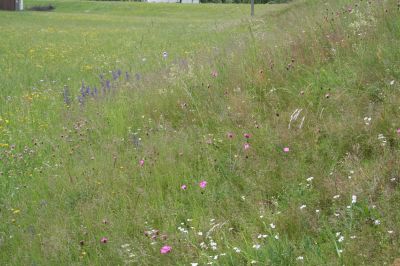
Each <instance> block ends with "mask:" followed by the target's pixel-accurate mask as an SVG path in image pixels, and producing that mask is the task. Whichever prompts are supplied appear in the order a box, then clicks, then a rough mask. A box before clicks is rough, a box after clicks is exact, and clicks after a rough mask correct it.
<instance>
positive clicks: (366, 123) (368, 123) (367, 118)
mask: <svg viewBox="0 0 400 266" xmlns="http://www.w3.org/2000/svg"><path fill="white" fill-rule="evenodd" d="M364 123H365V125H366V126H369V125H370V123H371V117H367V116H366V117H364Z"/></svg>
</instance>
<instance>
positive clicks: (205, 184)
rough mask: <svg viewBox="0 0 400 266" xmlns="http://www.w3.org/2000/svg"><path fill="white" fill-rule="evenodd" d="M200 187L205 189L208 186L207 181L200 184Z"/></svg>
mask: <svg viewBox="0 0 400 266" xmlns="http://www.w3.org/2000/svg"><path fill="white" fill-rule="evenodd" d="M199 186H200V187H201V188H205V187H206V186H207V181H205V180H203V181H201V182H200V183H199Z"/></svg>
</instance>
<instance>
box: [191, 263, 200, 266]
mask: <svg viewBox="0 0 400 266" xmlns="http://www.w3.org/2000/svg"><path fill="white" fill-rule="evenodd" d="M198 265H199V264H198V263H197V262H192V263H190V266H198Z"/></svg>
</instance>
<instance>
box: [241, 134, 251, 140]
mask: <svg viewBox="0 0 400 266" xmlns="http://www.w3.org/2000/svg"><path fill="white" fill-rule="evenodd" d="M243 136H244V137H245V138H246V139H249V138H250V137H251V135H250V134H249V133H244V134H243Z"/></svg>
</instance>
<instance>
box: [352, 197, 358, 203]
mask: <svg viewBox="0 0 400 266" xmlns="http://www.w3.org/2000/svg"><path fill="white" fill-rule="evenodd" d="M351 203H352V204H355V203H357V196H356V195H353V196H351Z"/></svg>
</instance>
